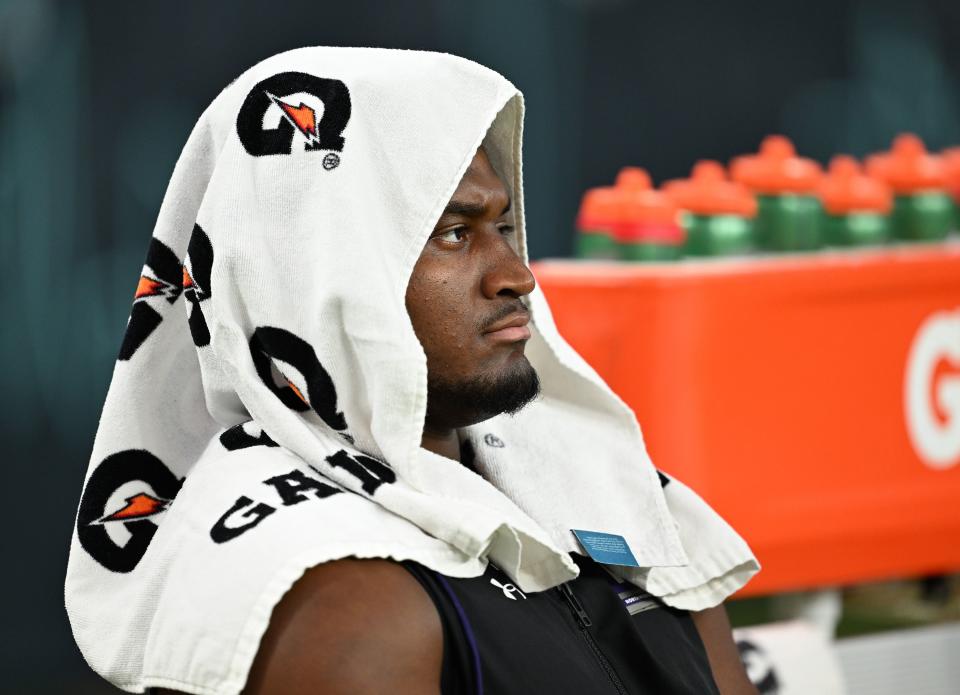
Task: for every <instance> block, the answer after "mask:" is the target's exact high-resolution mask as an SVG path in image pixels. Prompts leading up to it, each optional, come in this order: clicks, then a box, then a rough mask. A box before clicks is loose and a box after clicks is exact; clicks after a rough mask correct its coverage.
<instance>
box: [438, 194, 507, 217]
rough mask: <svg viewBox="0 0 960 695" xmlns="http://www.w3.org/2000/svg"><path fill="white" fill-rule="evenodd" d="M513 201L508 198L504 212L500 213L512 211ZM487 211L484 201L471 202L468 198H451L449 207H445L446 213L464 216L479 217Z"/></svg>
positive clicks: (444, 212) (504, 213)
mask: <svg viewBox="0 0 960 695" xmlns="http://www.w3.org/2000/svg"><path fill="white" fill-rule="evenodd" d="M512 203H513V201H512V200H510V199H509V198H507V205H506V207H504V208H503V212H501V213H500V215H506V214H507V213H508V212H510V205H511V204H512ZM486 211H487V209H486V207H485V206H484V205H483V204H482V203H471V202H468V201H466V200H451V201H450V202H449V203H447V207H445V208H444V210H443V214H444V215H463V216H464V217H479V216H480V215H483V214H484V213H485V212H486Z"/></svg>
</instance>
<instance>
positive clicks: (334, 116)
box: [237, 72, 350, 169]
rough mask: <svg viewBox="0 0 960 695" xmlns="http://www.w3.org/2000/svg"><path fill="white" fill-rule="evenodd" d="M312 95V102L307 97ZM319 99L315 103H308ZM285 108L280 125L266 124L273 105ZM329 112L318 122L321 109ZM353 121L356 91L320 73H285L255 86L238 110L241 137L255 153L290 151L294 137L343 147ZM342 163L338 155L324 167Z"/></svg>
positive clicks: (312, 146) (311, 145)
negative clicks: (352, 95)
mask: <svg viewBox="0 0 960 695" xmlns="http://www.w3.org/2000/svg"><path fill="white" fill-rule="evenodd" d="M304 99H306V102H305V101H304ZM311 101H312V102H313V103H312V105H311V104H310V103H307V102H311ZM271 106H275V107H276V108H277V109H278V110H279V123H278V125H277V127H276V128H272V129H265V128H264V116H265V115H266V114H267V109H269V108H270V107H271ZM318 108H322V110H323V115H322V116H321V117H320V121H319V122H317V109H318ZM349 120H350V91H349V90H348V89H347V85H345V84H344V83H343V82H341V81H340V80H332V79H329V78H325V77H315V76H313V75H308V74H307V73H305V72H281V73H280V74H278V75H274V76H273V77H268V78H267V79H265V80H263V81H262V82H259V83H257V86H256V87H254V88H253V89H251V90H250V93H249V94H247V98H246V99H245V100H244V102H243V106H241V107H240V113H239V114H237V135H239V136H240V142H241V143H243V147H244V149H245V150H246V151H247V152H248V153H250V154H252V155H253V156H255V157H262V156H264V155H269V154H290V151H291V149H292V147H293V140H294V136H296V135H298V134H299V136H301V138H300V139H302V140H303V141H304V147H303V149H305V150H308V151H310V150H333V151H335V152H340V151H342V150H343V135H342V133H343V129H344V128H346V127H347V121H349ZM339 163H340V158H339V156H338V155H336V154H333V153H331V154H328V155H327V156H326V157H324V159H323V167H324V169H333V168H334V167H336V166H337V164H339Z"/></svg>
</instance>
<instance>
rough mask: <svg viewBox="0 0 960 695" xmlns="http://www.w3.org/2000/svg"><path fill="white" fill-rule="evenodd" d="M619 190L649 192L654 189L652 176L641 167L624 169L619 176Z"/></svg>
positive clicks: (617, 184)
mask: <svg viewBox="0 0 960 695" xmlns="http://www.w3.org/2000/svg"><path fill="white" fill-rule="evenodd" d="M615 185H616V187H617V188H622V189H624V190H631V191H649V190H650V189H651V188H653V182H652V181H651V180H650V174H648V173H647V170H646V169H643V168H641V167H623V169H621V170H620V173H619V174H617V182H616V184H615Z"/></svg>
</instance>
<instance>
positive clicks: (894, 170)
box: [867, 133, 947, 194]
mask: <svg viewBox="0 0 960 695" xmlns="http://www.w3.org/2000/svg"><path fill="white" fill-rule="evenodd" d="M867 173H868V174H870V176H873V177H876V178H878V179H882V180H884V181H886V182H887V183H888V184H889V185H890V187H891V188H893V190H894V192H895V193H905V194H909V193H918V192H920V191H929V190H938V189H939V190H943V189H944V188H946V185H947V178H946V170H945V168H944V165H943V159H941V158H940V157H938V156H937V155H934V154H930V153H928V152H927V148H926V147H924V145H923V140H921V139H920V138H918V137H917V136H916V135H914V134H912V133H901V134H900V135H898V136H897V137H896V138H894V140H893V146H892V147H891V148H890V151H889V152H878V153H877V154H874V155H871V156H870V157H867Z"/></svg>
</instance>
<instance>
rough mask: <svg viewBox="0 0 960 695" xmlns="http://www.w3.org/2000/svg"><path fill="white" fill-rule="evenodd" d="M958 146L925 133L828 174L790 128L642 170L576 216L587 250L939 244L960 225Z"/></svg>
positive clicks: (620, 253) (620, 252) (840, 158)
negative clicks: (656, 182)
mask: <svg viewBox="0 0 960 695" xmlns="http://www.w3.org/2000/svg"><path fill="white" fill-rule="evenodd" d="M958 206H960V148H951V149H948V150H945V151H944V152H942V153H940V154H934V153H930V152H927V150H926V148H925V146H924V144H923V142H922V141H921V140H920V138H918V137H917V136H915V135H912V134H902V135H899V136H897V138H895V139H894V141H893V145H892V147H891V149H890V151H889V152H879V153H876V154H873V155H870V156H869V157H867V158H866V160H865V161H864V162H863V164H861V163H860V162H858V161H857V160H856V159H854V158H853V157H850V156H847V155H837V156H836V157H834V158H833V159H832V160H831V162H830V165H829V167H828V169H827V171H824V170H823V168H822V167H821V166H820V164H819V163H817V162H815V161H814V160H812V159H808V158H806V157H800V156H798V155H797V153H796V150H795V149H794V147H793V144H792V143H791V142H790V140H788V139H787V138H785V137H783V136H781V135H771V136H768V137H767V138H765V139H764V141H763V143H762V144H761V146H760V151H759V152H758V153H756V154H750V155H743V156H740V157H735V158H734V159H733V160H732V161H731V162H730V167H729V172H728V171H727V170H726V169H725V168H724V166H723V165H722V164H721V163H719V162H715V161H709V160H704V161H700V162H697V163H696V165H695V166H694V167H693V171H692V173H691V175H690V178H687V179H677V180H673V181H667V182H665V183H664V184H663V185H662V186H661V187H660V189H659V190H658V189H656V188H654V187H653V185H652V183H651V180H650V176H649V175H648V174H647V172H646V171H645V170H644V169H641V168H639V167H626V168H624V169H622V170H621V171H620V173H619V175H618V176H617V180H616V183H615V184H614V185H613V186H605V187H601V188H593V189H590V190H588V191H587V192H586V194H585V195H584V196H583V200H582V202H581V204H580V212H579V215H578V217H577V228H578V240H577V254H578V256H580V257H582V258H595V259H623V260H636V261H667V260H674V259H678V258H681V257H684V256H730V255H742V254H749V253H756V252H787V251H813V250H816V249H820V248H824V247H845V246H846V247H849V246H865V245H881V244H887V243H891V242H911V241H913V242H918V241H938V240H942V239H945V238H946V237H947V236H948V235H949V234H950V233H951V231H952V230H954V229H957V228H958V219H960V207H958Z"/></svg>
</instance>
